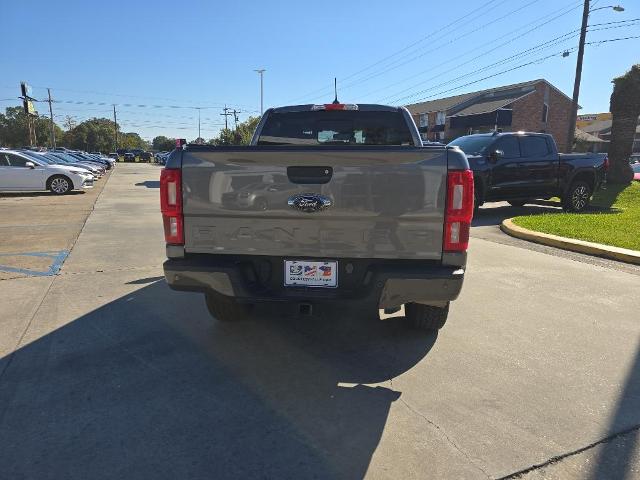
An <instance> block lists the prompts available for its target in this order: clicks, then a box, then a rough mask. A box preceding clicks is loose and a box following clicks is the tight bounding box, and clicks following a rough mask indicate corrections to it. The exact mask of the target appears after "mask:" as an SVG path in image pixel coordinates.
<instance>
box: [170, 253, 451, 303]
mask: <svg viewBox="0 0 640 480" xmlns="http://www.w3.org/2000/svg"><path fill="white" fill-rule="evenodd" d="M238 257H239V256H236V257H231V258H230V256H229V255H197V256H193V257H186V258H181V259H169V260H167V261H165V263H164V274H165V278H166V281H167V283H168V284H169V287H171V288H172V289H174V290H182V291H196V292H203V293H206V292H210V291H214V292H218V293H221V294H223V295H227V296H232V297H236V298H237V299H238V300H240V301H246V302H263V301H276V302H278V301H279V302H291V301H295V302H320V301H329V302H340V301H345V302H354V301H358V302H363V303H370V304H372V305H373V304H375V305H377V306H378V308H392V307H397V306H400V305H402V304H403V303H409V302H415V303H422V304H427V305H436V306H443V305H444V304H445V303H446V302H449V301H451V300H455V299H456V298H457V297H458V295H459V294H460V290H461V289H462V283H463V279H464V268H462V267H449V266H441V265H434V264H429V263H428V262H420V261H415V262H409V261H402V260H401V261H395V262H394V261H389V260H384V261H380V260H376V259H370V260H362V259H358V260H350V259H337V260H338V263H339V269H340V275H339V277H338V278H339V279H340V281H339V285H338V287H337V288H313V287H285V286H284V285H283V281H282V278H283V276H282V274H283V268H282V269H278V268H277V267H276V268H274V269H272V271H268V272H267V273H266V274H265V272H264V270H265V268H263V267H264V265H276V266H277V265H282V263H281V262H282V259H280V258H276V259H274V258H269V259H265V258H264V257H251V258H249V257H248V256H247V257H246V258H240V259H239V258H238ZM261 262H262V263H261ZM348 265H351V266H352V273H348V272H347V270H345V269H346V268H347V266H348ZM267 270H268V269H267ZM279 270H282V271H279ZM349 276H352V277H353V278H349ZM340 282H341V283H340Z"/></svg>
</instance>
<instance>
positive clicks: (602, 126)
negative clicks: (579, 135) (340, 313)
mask: <svg viewBox="0 0 640 480" xmlns="http://www.w3.org/2000/svg"><path fill="white" fill-rule="evenodd" d="M612 124H613V121H612V120H596V121H595V122H593V123H590V124H589V125H585V126H584V127H582V128H581V130H582V131H583V132H586V133H590V134H594V133H602V132H606V131H607V130H611V125H612Z"/></svg>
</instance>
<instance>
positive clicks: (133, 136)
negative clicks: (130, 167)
mask: <svg viewBox="0 0 640 480" xmlns="http://www.w3.org/2000/svg"><path fill="white" fill-rule="evenodd" d="M118 148H126V149H127V150H131V149H134V148H141V149H142V150H149V142H147V141H146V140H144V139H143V138H142V137H140V135H138V134H137V133H135V132H129V133H121V134H119V135H118Z"/></svg>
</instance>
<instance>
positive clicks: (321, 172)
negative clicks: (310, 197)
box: [182, 146, 447, 259]
mask: <svg viewBox="0 0 640 480" xmlns="http://www.w3.org/2000/svg"><path fill="white" fill-rule="evenodd" d="M289 167H321V168H316V169H309V173H310V175H312V176H313V175H318V177H317V178H318V182H320V181H323V182H324V181H326V183H305V182H307V181H309V179H308V178H307V179H306V180H305V179H304V178H301V177H300V176H298V175H294V174H293V173H296V172H297V173H299V172H300V170H302V172H306V171H307V170H305V169H297V170H296V169H295V168H294V169H291V168H289ZM446 173H447V153H446V150H445V149H444V148H419V147H355V148H354V147H351V148H350V147H340V146H338V147H281V146H276V147H265V146H260V147H228V148H225V147H217V148H210V147H191V146H189V147H188V148H187V149H186V150H185V151H184V152H183V157H182V182H183V205H184V228H185V251H186V252H188V253H216V254H249V255H272V256H288V257H293V258H297V257H311V258H340V257H343V258H344V257H347V258H403V259H412V258H415V259H440V258H441V255H442V233H443V222H444V211H445V193H446V192H445V190H446ZM303 176H304V175H303ZM314 178H315V177H314ZM311 182H315V181H314V180H313V179H311ZM304 193H312V194H319V195H321V196H322V197H323V198H325V199H329V200H330V201H331V206H329V207H328V208H325V209H323V210H320V211H314V212H311V213H309V212H304V211H301V210H299V209H297V208H293V207H292V206H290V205H289V204H288V202H289V200H290V199H291V198H292V197H294V196H295V195H298V194H304Z"/></svg>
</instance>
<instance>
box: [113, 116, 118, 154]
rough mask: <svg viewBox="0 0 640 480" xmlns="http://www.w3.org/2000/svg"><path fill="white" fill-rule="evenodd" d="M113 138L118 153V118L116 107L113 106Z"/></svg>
mask: <svg viewBox="0 0 640 480" xmlns="http://www.w3.org/2000/svg"><path fill="white" fill-rule="evenodd" d="M113 138H114V142H115V145H116V146H115V148H114V149H113V151H114V152H117V151H118V117H117V116H116V106H115V104H114V105H113Z"/></svg>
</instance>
